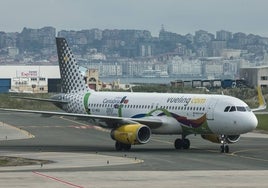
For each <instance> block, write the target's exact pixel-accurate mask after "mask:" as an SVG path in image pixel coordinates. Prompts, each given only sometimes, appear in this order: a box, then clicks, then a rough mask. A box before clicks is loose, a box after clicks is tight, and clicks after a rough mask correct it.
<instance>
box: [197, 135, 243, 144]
mask: <svg viewBox="0 0 268 188" xmlns="http://www.w3.org/2000/svg"><path fill="white" fill-rule="evenodd" d="M201 137H202V138H203V139H205V140H209V141H210V142H213V143H221V136H220V135H216V134H207V135H201ZM239 139H240V135H225V141H226V142H227V143H228V144H233V143H236V142H237V141H238V140H239Z"/></svg>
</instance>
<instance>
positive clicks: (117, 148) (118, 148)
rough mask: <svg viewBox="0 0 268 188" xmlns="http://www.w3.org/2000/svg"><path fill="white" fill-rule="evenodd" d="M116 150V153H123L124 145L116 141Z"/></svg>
mask: <svg viewBox="0 0 268 188" xmlns="http://www.w3.org/2000/svg"><path fill="white" fill-rule="evenodd" d="M115 149H116V151H122V149H123V145H122V143H120V142H117V141H116V142H115Z"/></svg>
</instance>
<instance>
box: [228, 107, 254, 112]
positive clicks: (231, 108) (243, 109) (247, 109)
mask: <svg viewBox="0 0 268 188" xmlns="http://www.w3.org/2000/svg"><path fill="white" fill-rule="evenodd" d="M234 111H238V112H251V109H250V108H249V107H248V106H226V107H225V109H224V112H234Z"/></svg>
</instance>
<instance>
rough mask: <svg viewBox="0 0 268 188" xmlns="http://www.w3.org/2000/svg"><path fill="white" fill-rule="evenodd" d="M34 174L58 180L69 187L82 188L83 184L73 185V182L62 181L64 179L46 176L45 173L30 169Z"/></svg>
mask: <svg viewBox="0 0 268 188" xmlns="http://www.w3.org/2000/svg"><path fill="white" fill-rule="evenodd" d="M32 172H33V173H34V174H35V175H38V176H41V177H44V178H48V179H51V180H54V181H56V182H59V183H62V184H66V185H69V186H70V187H76V188H84V187H83V186H80V185H75V184H73V183H70V182H68V181H64V180H61V179H59V178H56V177H53V176H48V175H46V174H42V173H40V172H36V171H32Z"/></svg>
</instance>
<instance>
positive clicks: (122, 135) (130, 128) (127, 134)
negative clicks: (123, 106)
mask: <svg viewBox="0 0 268 188" xmlns="http://www.w3.org/2000/svg"><path fill="white" fill-rule="evenodd" d="M111 137H112V139H114V140H116V141H118V142H121V143H124V144H131V145H134V144H146V143H147V142H148V141H149V140H150V137H151V129H150V128H149V127H148V126H146V125H142V124H128V125H123V126H120V127H118V128H116V129H113V130H112V131H111Z"/></svg>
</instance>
